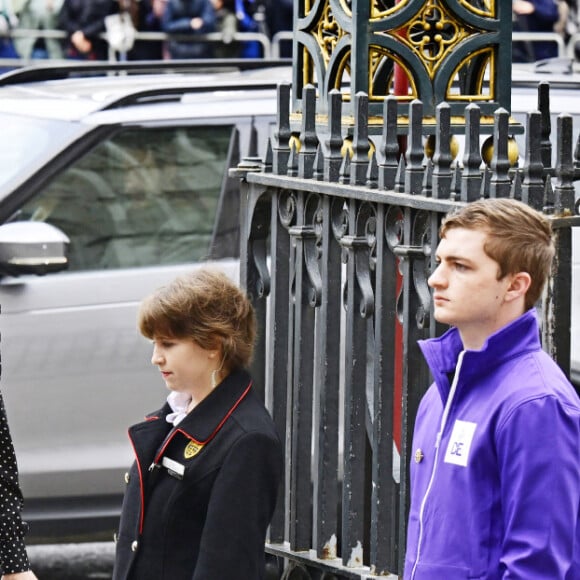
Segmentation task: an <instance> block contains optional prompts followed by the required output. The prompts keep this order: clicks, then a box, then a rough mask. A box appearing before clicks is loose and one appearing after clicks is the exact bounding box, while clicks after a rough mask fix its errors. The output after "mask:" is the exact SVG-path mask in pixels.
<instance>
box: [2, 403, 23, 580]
mask: <svg viewBox="0 0 580 580" xmlns="http://www.w3.org/2000/svg"><path fill="white" fill-rule="evenodd" d="M22 504H23V500H22V493H21V491H20V487H19V485H18V467H17V464H16V454H15V453H14V446H13V444H12V437H11V436H10V430H9V428H8V419H7V417H6V409H5V407H4V399H3V398H2V395H1V394H0V564H1V565H2V571H3V572H4V573H5V574H9V573H15V572H24V571H26V570H29V569H30V564H29V562H28V557H27V555H26V547H25V545H24V535H25V531H26V526H25V525H24V524H23V523H22V520H21V517H20V512H21V510H22Z"/></svg>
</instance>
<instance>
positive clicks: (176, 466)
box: [161, 457, 185, 479]
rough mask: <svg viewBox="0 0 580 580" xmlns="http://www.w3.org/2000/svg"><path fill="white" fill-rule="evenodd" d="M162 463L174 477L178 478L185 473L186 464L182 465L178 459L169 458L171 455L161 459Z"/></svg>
mask: <svg viewBox="0 0 580 580" xmlns="http://www.w3.org/2000/svg"><path fill="white" fill-rule="evenodd" d="M161 465H163V467H165V469H167V471H168V472H169V475H173V477H177V479H182V478H183V474H184V473H185V465H182V464H181V463H178V462H177V461H173V459H169V457H164V458H163V460H162V461H161Z"/></svg>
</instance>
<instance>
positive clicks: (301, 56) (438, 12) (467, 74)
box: [294, 0, 511, 115]
mask: <svg viewBox="0 0 580 580" xmlns="http://www.w3.org/2000/svg"><path fill="white" fill-rule="evenodd" d="M298 5H299V6H298V12H297V14H298V18H297V20H296V26H295V48H296V50H295V54H296V55H297V57H296V63H295V76H294V81H295V88H296V96H295V104H296V105H297V106H296V107H295V110H296V111H299V110H300V106H299V104H298V101H299V100H300V99H301V92H302V88H303V87H304V86H306V85H307V84H313V85H315V86H316V87H317V90H318V96H319V99H320V100H321V102H322V103H325V102H326V101H327V96H328V93H329V92H330V90H332V89H335V88H336V89H340V90H341V92H343V95H344V97H345V100H347V101H349V100H352V99H351V95H353V94H355V93H356V92H359V91H362V92H364V93H366V94H367V95H368V96H369V112H370V113H371V115H373V114H379V108H380V107H381V104H382V101H383V100H384V98H385V97H386V96H388V95H392V94H394V95H395V96H397V98H398V100H399V101H400V103H401V105H402V106H404V105H406V104H408V103H409V102H410V101H411V100H412V99H415V98H416V99H420V100H421V101H423V103H424V105H425V114H426V115H434V113H435V108H436V106H437V105H438V104H439V103H441V102H443V101H448V102H450V104H451V105H452V110H453V112H454V114H460V108H463V107H464V106H465V105H466V104H469V103H472V102H477V103H480V104H481V105H482V106H483V109H482V112H483V113H484V114H491V113H492V112H493V111H494V110H495V109H496V108H498V107H504V108H506V109H508V110H509V109H510V108H511V107H510V89H511V81H510V78H509V71H510V68H511V46H508V45H510V44H511V34H510V33H511V6H510V5H508V3H506V2H502V1H501V0H398V1H397V0H298ZM405 78H406V81H407V82H406V83H401V82H400V80H401V79H405ZM395 79H397V81H398V82H395ZM395 85H396V86H395ZM405 85H406V86H405ZM323 107H324V105H323ZM485 107H487V109H486V108H485ZM347 109H348V108H347ZM348 112H349V111H348V110H345V113H346V114H348Z"/></svg>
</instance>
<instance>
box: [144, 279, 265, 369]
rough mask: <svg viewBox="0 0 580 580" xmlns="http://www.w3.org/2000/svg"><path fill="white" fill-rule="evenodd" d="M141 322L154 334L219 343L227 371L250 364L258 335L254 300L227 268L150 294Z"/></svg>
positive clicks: (146, 333)
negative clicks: (252, 301) (252, 300)
mask: <svg viewBox="0 0 580 580" xmlns="http://www.w3.org/2000/svg"><path fill="white" fill-rule="evenodd" d="M138 327H139V330H140V331H141V334H143V336H145V337H146V338H149V339H155V338H178V339H184V338H185V339H186V338H190V339H192V340H193V341H194V342H195V343H197V344H198V345H199V346H201V347H202V348H204V349H207V350H214V349H218V348H219V349H221V351H222V356H223V364H222V366H223V367H224V368H225V369H227V370H228V371H232V370H235V369H239V368H243V367H247V366H248V365H249V364H250V362H251V360H252V356H253V352H254V344H255V340H256V320H255V315H254V309H253V307H252V304H251V302H250V300H249V299H248V297H247V296H246V294H245V293H244V292H243V291H242V290H241V289H240V288H239V287H238V286H237V285H236V284H235V283H234V282H233V281H232V280H231V279H230V278H228V277H227V276H226V275H225V274H224V273H223V272H219V271H217V270H212V269H210V268H202V269H200V270H196V271H195V272H192V273H191V274H186V275H183V276H179V277H178V278H176V279H175V280H173V281H172V282H171V283H169V284H168V285H166V286H163V287H161V288H159V289H158V290H156V291H155V292H154V293H153V294H151V295H150V296H148V297H147V298H145V299H144V300H143V302H142V303H141V306H140V308H139V314H138Z"/></svg>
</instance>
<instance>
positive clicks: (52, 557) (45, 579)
mask: <svg viewBox="0 0 580 580" xmlns="http://www.w3.org/2000/svg"><path fill="white" fill-rule="evenodd" d="M114 552H115V545H114V543H113V542H92V543H82V544H47V545H42V544H38V545H29V546H28V555H29V557H30V562H31V566H32V569H33V570H34V572H35V574H36V576H37V577H38V580H111V577H112V572H113V559H114Z"/></svg>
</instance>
